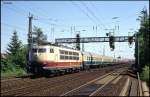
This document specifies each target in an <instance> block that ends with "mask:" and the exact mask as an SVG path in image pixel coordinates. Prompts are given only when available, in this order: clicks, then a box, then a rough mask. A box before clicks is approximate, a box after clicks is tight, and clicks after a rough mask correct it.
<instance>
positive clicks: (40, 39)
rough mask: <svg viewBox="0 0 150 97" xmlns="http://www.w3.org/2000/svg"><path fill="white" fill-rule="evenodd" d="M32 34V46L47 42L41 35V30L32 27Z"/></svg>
mask: <svg viewBox="0 0 150 97" xmlns="http://www.w3.org/2000/svg"><path fill="white" fill-rule="evenodd" d="M33 32H34V35H35V36H34V37H33V43H34V44H41V43H43V42H46V41H47V36H46V35H44V34H43V31H42V30H41V28H38V27H36V26H34V28H33Z"/></svg>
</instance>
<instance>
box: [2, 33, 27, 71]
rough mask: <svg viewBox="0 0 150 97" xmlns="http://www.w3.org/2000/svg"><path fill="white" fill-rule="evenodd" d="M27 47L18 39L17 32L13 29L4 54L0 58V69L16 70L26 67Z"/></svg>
mask: <svg viewBox="0 0 150 97" xmlns="http://www.w3.org/2000/svg"><path fill="white" fill-rule="evenodd" d="M26 54H27V47H26V46H23V45H22V43H21V41H19V39H18V36H17V32H16V31H14V33H13V36H12V38H11V42H10V43H9V44H8V48H7V51H6V56H5V57H4V58H1V71H2V73H5V72H16V70H19V69H24V70H25V67H26V63H27V60H26Z"/></svg>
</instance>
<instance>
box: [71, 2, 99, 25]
mask: <svg viewBox="0 0 150 97" xmlns="http://www.w3.org/2000/svg"><path fill="white" fill-rule="evenodd" d="M71 3H72V4H73V5H74V6H76V7H77V8H78V9H79V10H81V12H82V13H84V14H85V15H86V16H87V17H88V18H89V20H91V21H92V22H93V23H94V24H96V23H97V22H96V21H95V20H94V19H93V18H92V17H91V16H89V14H88V13H87V12H86V11H84V10H83V9H82V8H81V7H80V6H79V5H78V4H76V3H75V2H73V1H71Z"/></svg>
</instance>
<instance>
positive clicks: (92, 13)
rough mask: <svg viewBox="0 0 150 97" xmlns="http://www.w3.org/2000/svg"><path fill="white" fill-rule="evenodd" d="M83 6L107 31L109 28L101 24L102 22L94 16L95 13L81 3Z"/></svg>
mask: <svg viewBox="0 0 150 97" xmlns="http://www.w3.org/2000/svg"><path fill="white" fill-rule="evenodd" d="M80 2H81V4H82V5H83V6H84V8H85V9H86V10H87V12H89V13H90V14H91V16H93V18H94V19H95V20H96V21H98V22H99V23H101V25H102V26H103V27H104V28H105V29H107V27H106V26H105V25H104V24H103V23H102V22H101V20H100V19H99V18H98V17H97V16H96V15H95V14H94V12H93V11H92V10H91V9H90V8H89V7H88V6H87V5H86V4H85V3H84V2H83V1H80ZM99 23H98V24H99Z"/></svg>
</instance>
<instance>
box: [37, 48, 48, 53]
mask: <svg viewBox="0 0 150 97" xmlns="http://www.w3.org/2000/svg"><path fill="white" fill-rule="evenodd" d="M38 52H39V53H45V52H46V49H45V48H40V49H38Z"/></svg>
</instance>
